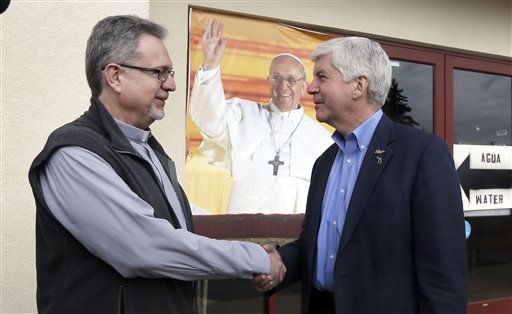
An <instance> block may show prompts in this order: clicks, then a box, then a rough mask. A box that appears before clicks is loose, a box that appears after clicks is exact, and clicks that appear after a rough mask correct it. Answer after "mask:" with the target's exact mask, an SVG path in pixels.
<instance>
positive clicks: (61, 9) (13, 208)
mask: <svg viewBox="0 0 512 314" xmlns="http://www.w3.org/2000/svg"><path fill="white" fill-rule="evenodd" d="M190 4H193V5H200V6H203V7H211V8H217V9H222V10H228V11H233V12H240V13H245V14H252V15H259V16H265V17H271V18H278V19H283V20H289V21H302V22H304V23H308V24H316V25H324V26H328V27H333V28H339V29H345V30H350V31H356V32H362V33H368V34H375V35H379V36H386V37H391V38H400V39H402V40H408V41H416V42H422V43H426V44H430V45H436V46H447V47H452V48H456V49H462V50H469V51H474V52H479V53H484V54H493V55H498V56H505V57H512V44H511V40H512V38H511V4H510V1H506V0H503V1H485V0H482V1H476V2H475V1H471V2H469V1H468V2H462V1H453V2H451V1H444V2H441V1H382V2H375V1H367V2H366V1H338V2H332V1H329V2H321V1H316V2H301V3H300V5H297V2H296V1H283V0H281V1H276V2H275V3H269V2H257V1H229V2H228V1H224V2H220V1H211V2H210V1H190V2H185V1H182V2H179V1H137V2H133V1H126V2H108V1H105V2H98V1H86V0H84V1H81V2H80V1H60V2H51V1H31V2H28V1H16V0H11V5H10V7H9V9H8V10H7V11H6V12H5V13H4V14H2V15H0V26H1V36H2V41H1V52H2V63H1V75H2V90H1V92H2V93H1V117H2V118H1V119H2V120H1V122H2V124H1V131H2V132H1V141H2V142H1V145H2V146H1V155H0V158H1V163H2V164H1V171H2V173H1V216H0V228H1V229H0V231H1V294H0V295H1V300H0V312H1V313H29V312H35V311H36V308H35V289H36V286H35V266H34V243H35V240H34V229H35V226H34V219H35V218H34V216H35V208H34V201H33V199H32V194H31V191H30V187H29V185H28V180H27V171H28V168H29V165H30V163H31V161H32V159H33V158H34V157H35V155H36V154H37V153H38V152H39V150H40V149H41V148H42V146H43V144H44V141H45V139H46V137H47V136H48V134H49V133H50V132H51V131H52V130H53V129H55V128H56V127H57V126H60V125H62V124H63V123H65V122H68V121H70V120H71V119H73V118H75V117H77V116H78V115H79V114H80V113H82V112H83V111H84V110H86V108H87V106H88V99H89V95H90V93H89V90H88V88H87V83H86V80H85V74H84V49H85V42H86V40H87V37H88V35H89V32H90V30H91V28H92V26H93V25H94V24H95V23H96V22H97V21H98V20H99V19H101V18H102V17H104V16H107V15H114V14H138V15H140V16H142V17H150V18H151V19H153V20H155V21H157V22H159V23H162V24H164V25H165V26H167V27H168V28H169V31H170V36H169V39H168V40H167V42H166V44H167V46H168V48H169V51H170V54H171V58H172V59H173V61H174V65H175V68H176V71H177V85H178V89H177V91H176V92H175V93H174V94H172V95H171V97H170V101H169V102H168V106H167V118H166V119H165V120H163V121H160V122H158V123H156V124H155V125H154V127H153V130H154V132H155V133H156V135H157V136H158V138H159V139H160V141H161V142H162V144H163V145H164V146H165V148H166V149H167V151H168V153H169V154H170V155H171V156H172V157H173V158H174V159H175V160H176V161H177V165H178V172H179V176H180V178H183V173H184V157H185V142H184V139H185V110H186V109H185V99H186V90H185V87H186V81H185V80H186V77H187V75H186V64H187V59H186V58H187V50H186V49H187V30H186V25H187V21H188V16H187V14H188V5H190Z"/></svg>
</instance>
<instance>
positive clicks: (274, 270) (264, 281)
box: [253, 244, 286, 292]
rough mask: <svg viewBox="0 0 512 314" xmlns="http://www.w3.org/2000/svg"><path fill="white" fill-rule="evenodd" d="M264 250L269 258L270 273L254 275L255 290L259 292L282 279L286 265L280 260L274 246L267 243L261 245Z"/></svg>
mask: <svg viewBox="0 0 512 314" xmlns="http://www.w3.org/2000/svg"><path fill="white" fill-rule="evenodd" d="M263 248H264V249H265V251H267V253H268V256H269V258H270V273H269V274H257V275H255V276H254V279H253V281H254V283H255V284H256V290H258V291H260V292H265V291H268V290H270V289H272V288H275V287H276V286H277V285H278V284H279V283H280V282H281V281H283V278H284V275H285V273H286V267H285V266H284V264H283V261H282V260H281V255H279V252H278V251H277V250H276V248H275V247H273V246H272V245H269V244H265V245H263Z"/></svg>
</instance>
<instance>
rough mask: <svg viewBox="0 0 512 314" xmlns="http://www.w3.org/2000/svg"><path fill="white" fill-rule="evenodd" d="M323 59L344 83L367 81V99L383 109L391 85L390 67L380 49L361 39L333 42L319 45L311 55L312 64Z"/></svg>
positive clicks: (384, 53) (345, 39)
mask: <svg viewBox="0 0 512 314" xmlns="http://www.w3.org/2000/svg"><path fill="white" fill-rule="evenodd" d="M324 55H331V56H332V65H333V66H334V67H335V68H336V69H338V70H339V71H340V72H341V74H342V75H343V79H344V81H345V82H346V83H348V82H350V81H353V80H354V79H356V78H358V77H360V76H365V77H367V78H368V99H369V101H370V102H372V103H375V104H377V105H379V106H382V105H384V103H385V102H386V98H387V95H388V91H389V86H390V85H391V63H390V62H389V57H388V55H387V54H386V52H385V51H384V49H382V47H381V46H380V45H379V44H378V43H377V42H375V41H372V40H370V39H368V38H364V37H345V38H334V39H331V40H328V41H325V42H323V43H322V44H320V46H318V47H317V48H316V49H315V50H314V51H313V53H312V54H311V60H312V61H313V62H316V61H317V60H318V59H319V58H320V57H322V56H324Z"/></svg>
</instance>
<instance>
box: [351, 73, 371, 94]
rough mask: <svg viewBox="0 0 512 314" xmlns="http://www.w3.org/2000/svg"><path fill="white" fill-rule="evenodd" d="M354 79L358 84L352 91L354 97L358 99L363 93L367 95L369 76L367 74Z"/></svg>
mask: <svg viewBox="0 0 512 314" xmlns="http://www.w3.org/2000/svg"><path fill="white" fill-rule="evenodd" d="M354 81H355V82H356V86H355V88H354V91H353V93H352V98H353V99H357V98H359V97H361V96H363V95H364V96H366V95H367V94H368V78H367V77H366V76H359V77H358V78H356V79H355V80H354Z"/></svg>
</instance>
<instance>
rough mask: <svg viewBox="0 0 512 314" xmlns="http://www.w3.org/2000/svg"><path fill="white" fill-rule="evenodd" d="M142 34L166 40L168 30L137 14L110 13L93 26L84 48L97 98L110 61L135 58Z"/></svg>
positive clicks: (88, 73) (86, 65) (90, 80)
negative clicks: (111, 14) (105, 69)
mask: <svg viewBox="0 0 512 314" xmlns="http://www.w3.org/2000/svg"><path fill="white" fill-rule="evenodd" d="M142 34H148V35H152V36H155V37H158V38H160V39H161V40H163V39H164V38H165V37H166V36H167V30H166V29H165V28H164V27H162V26H160V25H158V24H156V23H153V22H151V21H149V20H146V19H142V18H140V17H138V16H134V15H118V16H110V17H107V18H105V19H103V20H101V21H99V22H98V23H97V24H96V25H95V26H94V28H93V30H92V33H91V36H90V37H89V40H87V49H86V51H85V72H86V75H87V83H89V87H90V88H91V92H92V95H93V96H95V97H98V96H99V95H100V94H101V91H102V90H103V76H102V75H101V72H102V71H103V69H104V68H105V66H106V65H107V64H109V63H125V62H127V61H129V60H132V59H133V58H135V57H136V52H135V51H136V49H137V47H138V46H139V37H140V35H142Z"/></svg>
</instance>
